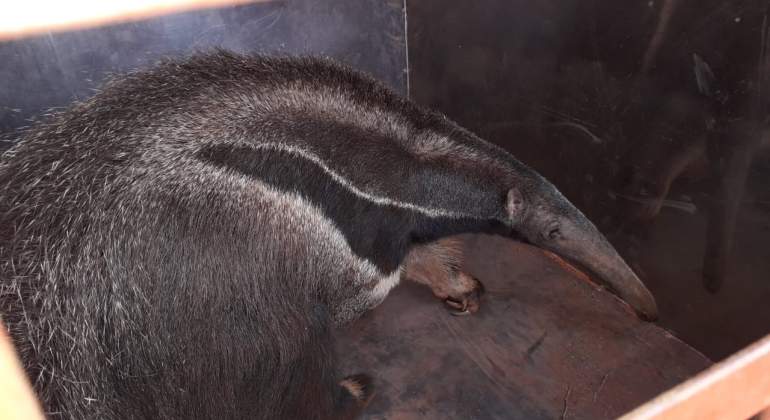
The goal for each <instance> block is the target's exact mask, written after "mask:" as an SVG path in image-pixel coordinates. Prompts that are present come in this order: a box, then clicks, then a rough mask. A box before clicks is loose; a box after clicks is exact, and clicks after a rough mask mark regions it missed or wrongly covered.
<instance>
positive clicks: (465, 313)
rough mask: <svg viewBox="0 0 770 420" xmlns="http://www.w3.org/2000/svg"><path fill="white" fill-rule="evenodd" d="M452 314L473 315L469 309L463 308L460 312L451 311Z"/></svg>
mask: <svg viewBox="0 0 770 420" xmlns="http://www.w3.org/2000/svg"><path fill="white" fill-rule="evenodd" d="M452 315H454V316H469V315H473V313H472V312H471V311H468V310H464V311H462V312H452Z"/></svg>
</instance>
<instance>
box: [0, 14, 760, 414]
mask: <svg viewBox="0 0 770 420" xmlns="http://www.w3.org/2000/svg"><path fill="white" fill-rule="evenodd" d="M767 13H768V11H767V3H766V2H763V1H759V0H748V1H732V0H727V1H714V0H701V1H695V0H654V1H647V0H644V1H640V0H634V1H623V2H618V1H609V0H540V1H536V2H532V1H523V0H514V1H512V0H481V1H472V2H469V1H460V0H442V1H438V0H421V1H406V2H404V1H402V0H387V1H357V0H333V1H323V2H320V1H311V0H288V1H282V2H269V3H258V4H246V5H240V6H234V7H227V8H221V9H210V10H199V11H194V12H186V13H180V14H174V15H169V16H164V17H159V18H154V19H148V20H142V21H134V22H130V23H124V24H118V25H113V26H107V27H100V28H95V29H86V30H80V31H71V32H56V33H48V34H45V35H41V36H36V37H32V38H25V39H15V40H7V41H2V42H0V57H2V58H3V59H2V60H0V134H2V135H3V143H2V147H3V148H7V147H8V146H10V145H11V144H12V142H13V141H14V139H16V138H18V136H19V133H20V130H22V129H23V128H24V127H25V126H28V125H30V124H31V123H32V121H33V120H34V119H35V118H38V117H40V116H41V115H43V114H45V113H47V112H49V111H50V110H51V109H56V108H59V107H63V106H66V105H67V104H69V103H71V102H73V101H79V100H83V99H84V98H87V97H89V96H90V95H92V94H93V89H94V88H96V87H97V86H98V84H99V82H100V81H102V80H104V79H105V77H107V76H108V75H109V74H110V73H116V72H118V73H119V72H126V71H129V70H131V69H134V68H137V67H142V66H147V65H149V64H150V63H151V62H152V60H153V59H154V55H156V54H166V53H184V52H188V51H191V50H195V49H202V48H206V47H210V46H214V45H223V46H226V47H228V48H231V49H233V50H236V51H252V50H258V51H266V52H290V53H298V52H311V53H318V54H324V55H326V56H330V57H333V58H336V59H338V60H340V61H342V62H344V63H346V64H348V65H351V66H354V67H356V68H358V69H361V70H364V71H366V72H369V73H371V74H373V75H374V76H375V77H377V78H378V79H380V80H382V81H383V82H385V83H386V84H387V85H389V86H390V87H391V88H393V89H395V90H396V91H398V92H400V93H402V94H404V95H408V96H409V97H411V98H412V99H413V100H415V101H417V102H419V103H422V104H425V105H427V106H429V107H431V108H433V109H436V110H439V111H441V112H443V113H445V114H446V115H447V116H448V117H450V118H451V119H453V120H455V121H457V122H458V123H459V124H460V125H462V126H464V127H467V128H468V129H470V130H471V131H473V132H474V133H476V134H478V135H479V136H480V137H482V138H484V139H487V140H489V141H491V142H493V143H495V144H497V145H499V146H501V147H503V148H505V149H506V150H507V151H509V152H511V153H512V154H513V155H514V156H516V157H517V158H518V159H519V160H521V161H523V162H525V163H526V164H527V165H529V166H531V167H532V168H534V169H535V170H537V171H538V172H540V173H541V174H543V175H544V176H545V177H546V178H548V179H549V180H551V181H552V182H554V184H555V185H556V186H557V187H558V188H559V189H560V190H561V191H562V192H563V193H564V195H565V196H566V197H567V198H568V199H570V200H571V201H572V202H573V203H574V204H575V205H576V206H577V207H578V208H579V209H580V210H582V211H583V212H584V213H585V214H586V215H587V216H588V218H589V219H591V221H592V222H594V224H596V226H597V227H599V229H600V230H601V231H602V232H603V233H604V234H605V235H606V236H607V237H608V238H609V240H610V242H611V243H612V244H613V245H614V246H615V247H616V249H617V250H618V251H619V253H620V254H621V255H622V257H623V258H625V260H626V261H627V262H628V264H629V265H630V266H631V267H632V268H633V269H634V271H635V272H636V273H637V275H638V276H639V277H640V278H641V279H642V280H643V281H644V282H645V284H646V285H647V286H648V288H649V289H650V290H651V291H652V293H653V294H654V295H655V297H656V298H657V300H658V304H659V307H660V312H661V314H660V319H659V321H658V322H657V326H655V325H650V324H645V323H643V322H641V321H639V320H638V319H636V318H635V317H633V315H631V314H629V313H628V312H627V311H626V310H625V309H624V307H623V305H622V304H621V303H620V302H618V301H617V300H615V299H614V298H613V297H612V295H611V294H610V293H609V292H608V291H607V290H604V289H603V288H602V287H601V286H600V285H597V284H594V283H592V280H591V278H590V274H589V275H588V277H586V276H585V275H583V274H581V273H580V272H577V271H575V270H574V269H572V268H570V267H569V266H566V265H565V264H563V263H562V262H560V261H559V260H558V259H555V258H552V256H549V255H547V254H544V253H543V252H542V251H541V250H539V249H537V248H534V247H532V246H529V245H526V244H523V243H519V242H515V241H512V240H505V239H501V238H493V237H482V236H467V237H465V238H464V239H465V244H466V248H467V250H468V253H469V256H470V257H469V259H468V261H467V267H466V268H467V269H468V270H469V271H470V272H471V274H474V275H475V276H477V277H478V278H479V279H480V280H481V281H482V282H484V283H485V284H486V285H487V287H488V300H487V301H486V302H485V306H484V308H483V309H482V311H481V312H479V314H477V315H476V316H474V317H468V318H463V319H459V318H454V317H449V316H448V315H447V313H446V310H445V307H444V306H442V304H441V302H439V301H437V300H435V299H433V298H432V297H431V296H430V293H429V292H428V291H427V290H426V289H421V288H418V287H416V286H412V285H404V286H401V287H399V288H398V289H397V290H395V291H394V292H393V294H392V296H391V297H390V298H389V299H388V300H387V301H386V302H385V304H383V305H382V306H381V307H380V308H378V309H376V310H374V311H372V312H370V313H367V314H366V315H365V316H364V317H363V318H362V319H360V320H359V321H358V322H357V323H356V324H355V325H354V326H353V327H352V328H351V329H350V330H348V331H346V332H345V333H344V334H343V335H342V337H341V338H340V343H339V347H340V357H341V359H342V360H343V362H344V364H345V367H346V369H348V370H351V371H356V370H364V371H368V372H369V373H371V374H373V375H374V376H375V377H376V378H377V384H376V385H377V386H378V389H379V390H380V391H379V393H378V396H377V397H376V398H375V400H374V402H373V404H372V407H371V408H372V409H371V411H370V413H369V414H368V416H369V417H368V418H393V419H396V418H398V419H402V418H403V419H408V418H436V419H439V418H469V419H470V418H478V419H487V418H559V417H561V418H586V419H598V418H614V417H617V416H618V415H620V414H623V413H624V412H626V411H628V410H630V409H632V408H634V407H635V406H637V405H639V404H641V403H642V402H644V401H646V400H647V399H649V398H651V397H653V396H655V395H657V394H658V393H660V392H662V391H664V390H666V389H669V388H670V387H671V386H673V385H675V384H677V383H679V382H681V381H682V380H683V379H685V378H687V377H690V376H692V375H694V374H695V373H697V372H699V371H701V370H702V369H704V368H705V367H706V366H708V365H709V364H710V363H711V362H710V361H718V360H721V359H723V358H725V357H726V356H728V355H729V354H731V353H733V352H735V351H737V350H739V349H740V348H742V347H744V346H746V345H748V344H749V343H751V342H753V341H755V340H757V339H758V338H760V337H761V336H763V335H764V334H766V333H768V332H769V331H770V310H768V303H767V302H768V301H770V258H768V249H770V131H768V128H767V127H766V122H767V118H768V107H767V105H768V103H767V99H766V98H767V97H768V95H767V93H766V91H767V90H768V88H770V80H768V77H767V76H768V73H767V70H768V66H767V51H768V48H770V47H768V42H770V39H768V35H770V27H769V26H768V21H767ZM704 356H705V357H704ZM709 359H710V360H709Z"/></svg>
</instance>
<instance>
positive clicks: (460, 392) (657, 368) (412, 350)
mask: <svg viewBox="0 0 770 420" xmlns="http://www.w3.org/2000/svg"><path fill="white" fill-rule="evenodd" d="M465 243H466V248H467V257H466V264H465V268H466V270H468V271H469V272H470V274H472V275H475V276H477V277H478V278H479V280H481V281H482V282H483V283H484V284H485V286H486V287H487V299H486V300H485V301H484V303H483V307H482V308H481V310H480V311H479V313H478V314H476V315H475V316H471V317H466V318H457V317H453V316H451V315H449V313H448V309H447V307H446V306H445V305H444V304H443V303H442V302H440V301H438V300H436V299H435V298H433V296H432V295H431V293H430V291H428V290H427V289H425V288H422V287H420V286H415V285H412V284H404V285H402V286H399V287H398V288H397V289H396V290H394V291H393V293H392V294H391V296H390V297H389V298H388V299H387V300H386V301H385V302H384V303H383V304H382V305H381V306H380V307H378V308H377V309H375V310H374V311H371V312H369V313H367V314H365V315H364V316H363V318H361V319H360V320H359V321H358V322H357V323H355V324H354V325H353V326H352V327H351V328H350V329H348V330H347V331H345V332H344V333H343V334H342V337H341V338H340V342H339V352H340V358H341V359H342V362H343V364H344V369H345V373H354V372H366V373H369V374H371V375H373V376H374V377H375V385H376V387H377V392H378V393H377V395H376V396H375V398H374V401H373V402H372V405H371V407H370V410H369V411H368V413H367V416H365V417H364V418H365V419H388V420H401V419H403V420H409V419H559V418H564V419H592V420H594V419H612V418H617V417H618V416H620V415H622V414H623V413H626V412H628V411H629V410H631V409H633V408H634V407H636V406H638V405H640V404H642V403H644V402H645V401H647V400H649V399H651V398H653V397H655V396H656V395H658V394H659V393H661V392H663V391H665V390H667V389H669V388H671V387H673V386H675V385H677V384H678V383H680V382H682V381H683V380H685V379H687V378H689V377H691V376H693V375H695V374H696V373H698V372H700V371H702V370H703V369H705V368H707V367H708V366H709V365H710V364H711V362H710V361H709V360H708V359H707V358H706V357H704V356H703V355H701V354H700V353H698V352H697V351H695V350H693V349H692V348H690V347H689V346H687V345H686V344H684V343H682V342H681V341H679V340H678V339H676V338H675V337H673V336H672V335H670V334H669V333H667V332H666V331H665V330H663V329H661V328H659V327H657V326H656V325H654V324H650V323H646V322H643V321H640V320H639V319H637V318H636V317H634V316H633V315H631V314H630V313H629V312H628V311H627V310H626V308H625V307H624V305H623V304H621V303H620V302H619V301H618V300H617V299H615V298H614V297H613V296H612V295H610V294H609V293H608V292H607V291H605V290H603V289H601V288H598V287H597V286H596V285H594V284H592V283H590V282H587V281H585V280H582V279H580V278H578V277H577V276H575V275H574V273H572V272H571V271H569V270H567V269H565V268H564V267H563V266H562V265H560V264H559V263H558V262H557V261H555V260H553V259H551V258H549V257H548V256H547V255H546V254H545V253H543V252H542V251H541V250H539V249H537V248H534V247H531V246H529V245H526V244H522V243H519V242H515V241H513V240H508V239H504V238H498V237H491V236H466V237H465Z"/></svg>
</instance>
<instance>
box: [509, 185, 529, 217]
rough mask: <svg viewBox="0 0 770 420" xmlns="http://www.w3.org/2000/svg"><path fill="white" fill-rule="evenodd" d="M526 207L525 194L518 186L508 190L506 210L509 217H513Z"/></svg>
mask: <svg viewBox="0 0 770 420" xmlns="http://www.w3.org/2000/svg"><path fill="white" fill-rule="evenodd" d="M523 209H524V196H523V195H522V194H521V191H519V190H518V189H516V188H511V189H510V191H508V199H507V200H505V210H506V212H507V213H508V217H509V218H511V219H513V218H515V217H516V216H518V215H519V214H521V211H522V210H523Z"/></svg>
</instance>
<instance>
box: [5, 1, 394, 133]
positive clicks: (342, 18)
mask: <svg viewBox="0 0 770 420" xmlns="http://www.w3.org/2000/svg"><path fill="white" fill-rule="evenodd" d="M402 9H403V2H402V1H390V2H387V1H382V2H380V1H358V0H335V1H312V0H291V1H286V2H274V3H261V4H260V3H257V4H250V5H242V6H234V7H228V8H222V9H213V10H203V11H195V12H189V13H182V14H176V15H170V16H165V17H160V18H155V19H149V20H144V21H137V22H132V23H126V24H121V25H115V26H108V27H102V28H97V29H90V30H83V31H75V32H66V33H56V34H49V35H45V36H39V37H35V38H29V39H22V40H17V41H9V42H2V43H0V57H2V59H0V134H3V133H9V132H12V131H13V130H15V129H17V128H18V127H20V126H23V125H28V122H26V121H25V120H26V119H28V118H30V117H33V116H36V115H38V114H40V113H41V112H42V111H43V110H46V109H48V108H53V107H60V106H64V105H66V104H68V103H70V102H72V101H75V100H82V99H83V98H85V97H87V96H89V95H90V94H91V92H92V89H93V88H95V87H96V86H97V84H98V82H99V81H101V80H102V79H104V77H105V76H106V74H107V72H125V71H128V70H131V69H133V68H136V67H139V66H144V65H147V64H148V63H149V62H150V61H151V60H152V55H153V54H165V53H178V52H185V51H190V50H193V49H202V48H207V47H210V46H214V45H222V46H226V47H228V48H231V49H234V50H236V51H252V50H259V51H268V52H275V51H278V52H291V53H299V52H312V53H320V54H324V55H328V56H331V57H334V58H337V59H339V60H341V61H343V62H345V63H347V64H350V65H352V66H354V67H357V68H359V69H361V70H364V71H367V72H369V73H371V74H373V75H375V76H376V77H378V78H379V79H381V80H383V81H384V82H385V83H387V84H388V85H390V86H391V87H393V88H395V89H397V90H398V91H401V92H405V91H406V77H405V72H404V69H405V68H406V47H405V43H404V16H403V12H402Z"/></svg>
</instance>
